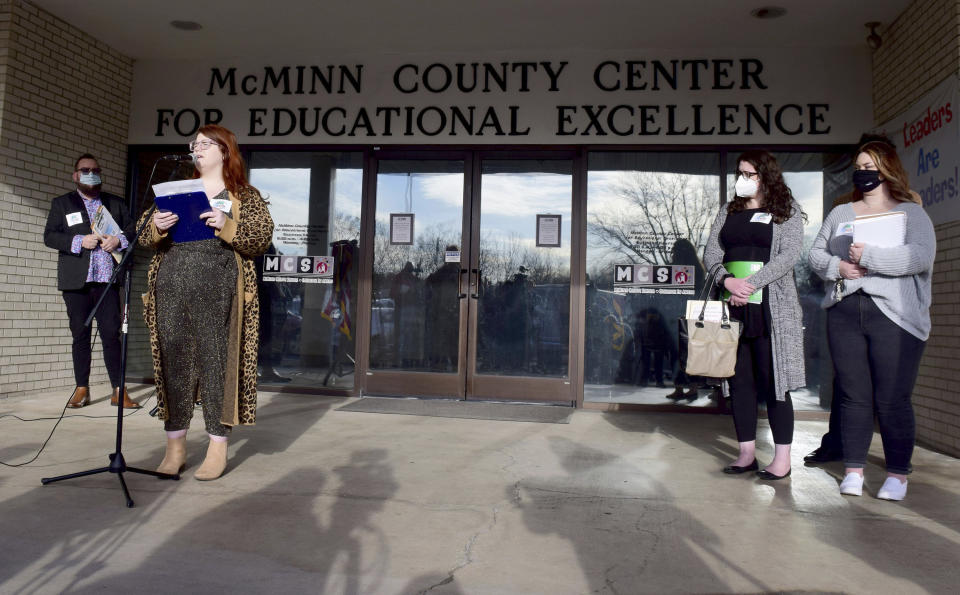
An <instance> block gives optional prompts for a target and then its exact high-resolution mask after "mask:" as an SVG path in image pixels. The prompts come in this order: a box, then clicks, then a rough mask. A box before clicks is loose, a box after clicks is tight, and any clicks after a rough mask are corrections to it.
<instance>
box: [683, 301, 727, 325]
mask: <svg viewBox="0 0 960 595" xmlns="http://www.w3.org/2000/svg"><path fill="white" fill-rule="evenodd" d="M722 308H723V306H722V302H719V301H717V300H710V301H708V302H707V310H706V312H704V313H703V319H704V320H706V321H708V322H720V318H721V316H722V315H723V312H722ZM702 309H703V300H687V314H686V316H685V318H700V310H702Z"/></svg>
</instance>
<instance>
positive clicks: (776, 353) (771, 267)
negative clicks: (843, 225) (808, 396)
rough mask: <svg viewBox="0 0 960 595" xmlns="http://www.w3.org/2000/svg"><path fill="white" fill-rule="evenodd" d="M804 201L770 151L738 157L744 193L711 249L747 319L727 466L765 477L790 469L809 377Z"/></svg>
mask: <svg viewBox="0 0 960 595" xmlns="http://www.w3.org/2000/svg"><path fill="white" fill-rule="evenodd" d="M805 218H806V215H804V213H803V210H802V209H801V208H800V204H799V203H797V201H795V200H794V198H793V194H792V193H791V192H790V188H788V187H787V185H786V184H785V183H784V181H783V173H782V172H781V170H780V166H779V164H778V163H777V160H776V159H775V158H774V157H773V155H771V154H770V153H767V152H766V151H747V152H745V153H743V154H742V155H740V156H739V157H738V158H737V182H736V197H735V198H734V199H733V201H731V202H730V203H729V204H728V205H727V208H726V209H720V212H719V213H718V214H717V218H716V220H714V222H713V227H712V228H711V229H710V239H709V240H708V241H707V248H706V252H705V254H704V264H705V265H706V267H707V270H708V271H711V272H713V271H716V276H715V277H714V279H715V280H716V282H717V284H718V285H719V286H720V288H722V289H724V290H725V295H726V296H727V297H726V298H725V299H727V300H728V301H729V303H730V314H731V317H732V318H734V319H736V320H739V321H740V322H741V323H742V327H741V328H742V329H743V332H742V334H741V336H740V344H739V346H738V348H737V365H736V369H735V373H734V375H733V376H732V377H731V378H730V396H731V399H732V406H733V407H732V408H733V424H734V428H735V429H736V433H737V442H739V445H740V454H739V456H738V457H737V459H736V460H735V461H734V462H733V463H732V464H730V465H728V466H726V467H724V469H723V472H724V473H728V474H740V473H745V472H747V471H756V472H757V476H758V477H760V479H766V480H777V479H783V478H784V477H787V476H789V475H790V469H791V467H790V445H791V443H792V442H793V403H792V401H791V400H790V391H791V390H793V389H797V388H800V387H801V386H803V385H804V384H805V378H804V361H803V326H802V318H803V316H802V314H803V313H802V310H801V308H800V300H799V298H798V297H797V286H796V281H795V279H794V275H793V266H794V264H796V262H797V260H799V258H800V252H801V251H802V248H803V221H804V219H805ZM761 401H762V402H764V403H766V406H767V417H768V418H769V420H770V429H771V430H772V432H773V441H774V457H773V461H772V462H771V463H770V464H769V465H767V466H766V467H765V468H764V469H762V470H759V465H758V464H757V459H756V455H755V450H756V436H757V406H758V403H759V402H761Z"/></svg>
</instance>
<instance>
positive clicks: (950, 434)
mask: <svg viewBox="0 0 960 595" xmlns="http://www.w3.org/2000/svg"><path fill="white" fill-rule="evenodd" d="M880 35H881V37H882V38H883V45H882V46H881V47H880V48H879V49H878V50H877V51H876V52H874V55H873V75H874V76H873V102H874V103H873V111H874V119H875V121H876V123H877V124H882V123H883V122H886V121H887V120H889V119H890V118H893V117H895V116H897V115H898V114H900V113H901V112H903V111H904V110H906V109H907V108H909V107H910V106H911V105H912V104H913V103H915V102H916V101H917V100H918V99H920V98H921V97H922V96H923V95H924V94H926V93H927V92H928V91H930V90H931V89H933V88H934V87H936V86H937V85H938V84H940V82H942V81H943V80H944V79H945V78H947V77H948V76H957V75H958V74H960V1H958V0H916V1H914V2H912V3H911V4H910V5H909V6H908V7H907V9H906V10H904V12H903V13H902V14H901V15H900V16H899V18H897V20H896V21H894V22H893V23H890V24H889V25H888V26H885V27H883V29H882V30H881V31H880ZM936 232H937V259H936V263H935V264H934V275H933V307H932V308H931V310H930V316H931V318H932V322H933V330H932V332H931V333H930V340H929V341H928V342H927V348H926V351H925V352H924V357H923V361H922V363H921V364H920V377H919V378H918V379H917V384H916V388H915V389H914V395H913V402H914V406H915V409H916V415H917V441H918V442H920V443H922V444H924V445H926V446H930V447H932V448H935V449H937V450H941V451H943V452H946V453H949V454H952V455H953V456H960V390H958V388H960V364H958V362H960V221H958V222H953V223H947V224H943V225H938V226H937V227H936Z"/></svg>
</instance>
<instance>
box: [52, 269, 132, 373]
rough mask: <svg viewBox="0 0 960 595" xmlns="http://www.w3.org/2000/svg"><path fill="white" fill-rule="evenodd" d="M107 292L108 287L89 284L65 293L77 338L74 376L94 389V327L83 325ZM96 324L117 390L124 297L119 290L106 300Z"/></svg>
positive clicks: (73, 330)
mask: <svg viewBox="0 0 960 595" xmlns="http://www.w3.org/2000/svg"><path fill="white" fill-rule="evenodd" d="M104 291H107V284H106V283H87V284H86V285H84V286H83V288H82V289H78V290H75V291H64V292H63V302H64V303H65V304H66V305H67V316H68V317H69V318H70V333H71V334H72V335H73V376H74V379H75V380H76V382H77V386H90V327H89V326H85V325H84V324H83V323H84V322H86V320H87V316H89V315H90V312H91V311H92V310H93V307H94V306H96V305H97V300H99V299H100V296H101V295H102V294H103V292H104ZM96 320H97V331H98V332H99V333H100V343H102V344H103V363H104V365H105V366H106V367H107V374H108V375H109V376H110V384H111V385H112V386H113V387H114V388H116V387H118V386H120V297H119V294H118V293H117V290H116V288H113V289H110V290H109V291H108V292H107V297H105V298H103V303H102V304H101V305H100V309H99V310H97V314H96Z"/></svg>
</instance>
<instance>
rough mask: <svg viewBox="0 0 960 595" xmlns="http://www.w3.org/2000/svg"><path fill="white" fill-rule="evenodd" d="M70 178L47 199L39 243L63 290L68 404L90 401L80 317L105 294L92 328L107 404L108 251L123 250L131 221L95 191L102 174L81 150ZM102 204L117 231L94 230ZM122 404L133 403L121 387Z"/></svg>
mask: <svg viewBox="0 0 960 595" xmlns="http://www.w3.org/2000/svg"><path fill="white" fill-rule="evenodd" d="M73 182H74V183H75V184H76V185H77V189H76V190H74V191H73V192H68V193H67V194H64V195H62V196H58V197H56V198H54V199H53V202H52V204H51V205H50V213H49V214H48V215H47V225H46V227H45V228H44V231H43V243H44V244H46V245H47V246H49V247H50V248H53V249H54V250H57V251H58V252H59V257H58V260H57V289H59V290H60V291H62V292H63V301H64V303H65V304H66V306H67V316H68V317H69V319H70V332H71V333H72V334H73V373H74V376H75V378H76V382H77V388H76V389H75V390H74V391H73V394H72V395H71V397H70V400H69V401H68V402H67V405H68V406H69V407H83V406H85V405H87V404H88V403H90V327H88V326H85V325H84V322H85V321H86V319H87V316H89V315H90V312H91V311H92V310H93V307H94V306H95V305H96V304H97V301H98V300H99V299H100V296H101V295H103V294H104V292H106V293H107V296H106V297H105V298H104V300H103V304H102V305H101V306H100V309H99V310H98V311H97V314H96V319H97V329H98V331H99V333H100V342H101V343H102V344H103V361H104V364H105V365H106V367H107V374H109V376H110V384H111V385H113V397H112V399H111V404H113V405H116V404H117V403H118V402H119V401H120V395H119V386H120V323H121V321H120V298H119V295H118V292H117V290H116V288H109V289H108V286H107V282H108V281H109V280H110V277H111V276H112V274H113V267H114V266H116V261H115V260H114V257H113V253H119V252H121V251H123V250H126V249H127V248H128V246H129V238H131V237H132V236H133V233H132V231H133V225H134V221H133V220H132V219H131V218H130V213H129V212H128V211H127V207H126V205H124V201H123V199H122V198H120V197H119V196H114V195H112V194H107V193H106V192H101V191H100V189H101V186H102V183H103V181H102V178H101V171H100V165H99V164H98V163H97V160H96V159H95V158H94V157H93V155H90V154H89V153H85V154H83V155H81V156H80V157H79V158H78V159H77V161H76V162H75V163H74V167H73ZM101 207H102V208H103V209H106V210H107V211H109V213H110V215H111V216H112V217H113V219H114V221H116V223H117V225H118V226H119V227H120V229H121V231H122V233H119V234H117V235H110V234H98V233H96V232H94V231H93V228H92V227H91V221H93V219H94V217H95V216H96V213H97V209H99V208H101ZM123 406H124V407H126V408H129V409H136V408H139V407H140V405H139V404H138V403H136V402H134V401H132V400H131V399H130V397H129V395H127V394H126V391H124V395H123Z"/></svg>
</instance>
